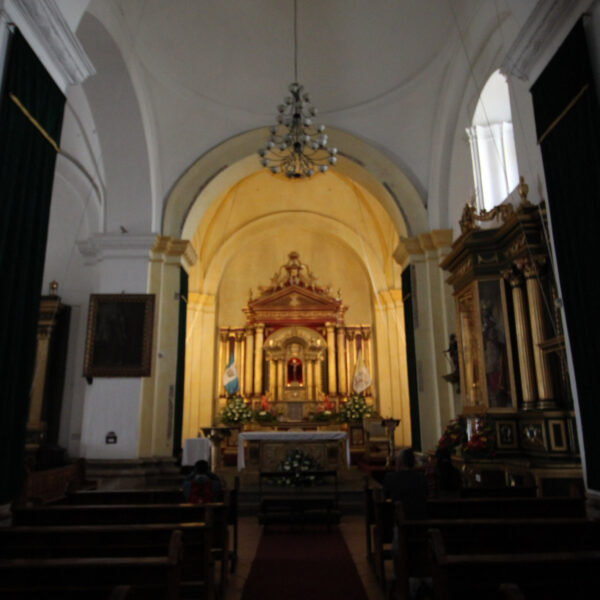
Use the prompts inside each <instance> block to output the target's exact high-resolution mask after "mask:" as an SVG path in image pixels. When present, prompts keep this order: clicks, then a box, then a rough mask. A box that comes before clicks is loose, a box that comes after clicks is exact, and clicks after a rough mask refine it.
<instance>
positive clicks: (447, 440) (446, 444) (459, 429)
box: [436, 419, 467, 450]
mask: <svg viewBox="0 0 600 600" xmlns="http://www.w3.org/2000/svg"><path fill="white" fill-rule="evenodd" d="M466 439H467V431H466V429H465V423H464V421H463V419H452V421H450V422H449V423H448V425H446V429H445V430H444V433H443V434H442V437H441V438H440V439H439V441H438V443H437V448H436V449H437V450H452V449H453V448H456V447H457V446H460V445H461V444H463V443H464V442H465V441H466Z"/></svg>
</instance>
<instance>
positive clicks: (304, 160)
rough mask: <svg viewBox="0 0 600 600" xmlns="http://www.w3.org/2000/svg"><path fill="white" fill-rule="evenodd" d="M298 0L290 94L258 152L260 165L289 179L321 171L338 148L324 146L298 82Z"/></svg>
mask: <svg viewBox="0 0 600 600" xmlns="http://www.w3.org/2000/svg"><path fill="white" fill-rule="evenodd" d="M297 12H298V10H297V0H294V83H291V84H290V85H289V87H288V90H289V91H290V94H291V96H286V98H284V101H283V104H280V105H279V106H278V107H277V113H278V114H277V125H274V126H273V127H271V128H270V130H269V132H270V135H269V137H268V139H267V141H266V144H265V146H264V147H263V148H261V149H260V150H259V151H258V155H259V156H260V164H261V165H262V166H263V167H267V168H268V169H269V170H270V171H271V172H272V173H284V174H285V176H286V177H289V178H290V179H298V178H300V177H311V176H312V175H314V174H315V173H316V172H321V173H324V172H325V171H327V169H328V168H329V165H335V163H336V162H337V156H336V155H337V148H333V147H332V148H328V147H327V134H326V133H325V125H319V126H315V125H314V124H313V119H314V117H315V116H316V115H317V109H316V108H315V107H314V106H312V105H311V104H310V96H309V94H308V92H305V91H304V86H303V85H301V84H299V83H297V81H298V41H297V34H296V31H297Z"/></svg>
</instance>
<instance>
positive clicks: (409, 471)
mask: <svg viewBox="0 0 600 600" xmlns="http://www.w3.org/2000/svg"><path fill="white" fill-rule="evenodd" d="M427 492H428V486H427V478H426V475H425V470H424V469H422V468H417V467H416V458H415V453H414V452H413V450H412V448H404V449H402V450H401V451H400V452H399V453H398V456H397V457H396V470H395V471H393V472H389V473H386V475H385V478H384V480H383V493H384V495H385V497H386V498H389V499H390V500H392V501H395V502H396V501H400V502H402V507H403V509H404V515H405V517H406V518H408V519H424V518H426V517H427ZM397 551H398V528H397V527H396V526H394V532H393V537H392V552H397ZM408 584H409V598H410V600H431V599H432V598H433V591H432V582H431V578H430V577H409V581H408Z"/></svg>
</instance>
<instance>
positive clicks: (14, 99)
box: [9, 93, 60, 153]
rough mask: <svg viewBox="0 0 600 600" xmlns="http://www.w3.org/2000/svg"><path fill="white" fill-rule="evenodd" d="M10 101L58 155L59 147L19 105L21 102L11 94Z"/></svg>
mask: <svg viewBox="0 0 600 600" xmlns="http://www.w3.org/2000/svg"><path fill="white" fill-rule="evenodd" d="M9 97H10V99H11V100H12V101H13V102H14V103H15V104H16V105H17V106H18V107H19V108H20V109H21V112H22V113H23V114H24V115H25V116H26V117H27V118H28V119H29V120H30V121H31V123H32V124H33V126H34V127H35V128H36V129H37V130H38V131H39V132H40V133H41V134H42V135H43V136H44V138H46V140H47V141H48V143H49V144H50V145H51V146H52V147H53V148H54V151H55V152H56V153H60V147H59V145H58V144H57V143H56V142H55V141H54V140H53V139H52V138H51V137H50V134H49V133H48V132H47V131H46V130H45V129H44V128H43V127H42V126H41V125H40V124H39V123H38V122H37V121H36V120H35V119H34V117H33V115H32V114H31V113H30V112H29V111H28V110H27V109H26V108H25V107H24V106H23V105H22V104H21V101H20V100H19V99H18V98H17V97H16V96H15V95H14V94H13V93H10V94H9Z"/></svg>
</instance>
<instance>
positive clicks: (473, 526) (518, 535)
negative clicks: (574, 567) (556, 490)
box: [393, 507, 600, 600]
mask: <svg viewBox="0 0 600 600" xmlns="http://www.w3.org/2000/svg"><path fill="white" fill-rule="evenodd" d="M396 526H397V529H396V535H397V543H396V548H395V552H394V554H393V562H394V574H395V590H396V592H395V596H396V598H397V599H398V600H406V599H407V598H408V595H409V592H408V590H409V578H411V577H416V578H422V577H431V575H432V563H431V557H430V555H429V541H428V537H429V531H430V530H431V529H432V528H434V529H436V530H438V531H440V533H441V535H442V537H443V539H444V544H445V548H446V551H448V552H451V553H456V554H465V553H470V554H477V553H480V552H481V553H487V554H498V553H503V554H511V553H515V552H519V553H522V552H542V551H547V550H552V551H580V550H600V522H598V521H590V520H587V519H583V518H531V519H515V518H511V519H504V518H498V519H423V520H408V519H403V516H402V511H401V507H399V510H398V511H397V516H396Z"/></svg>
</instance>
